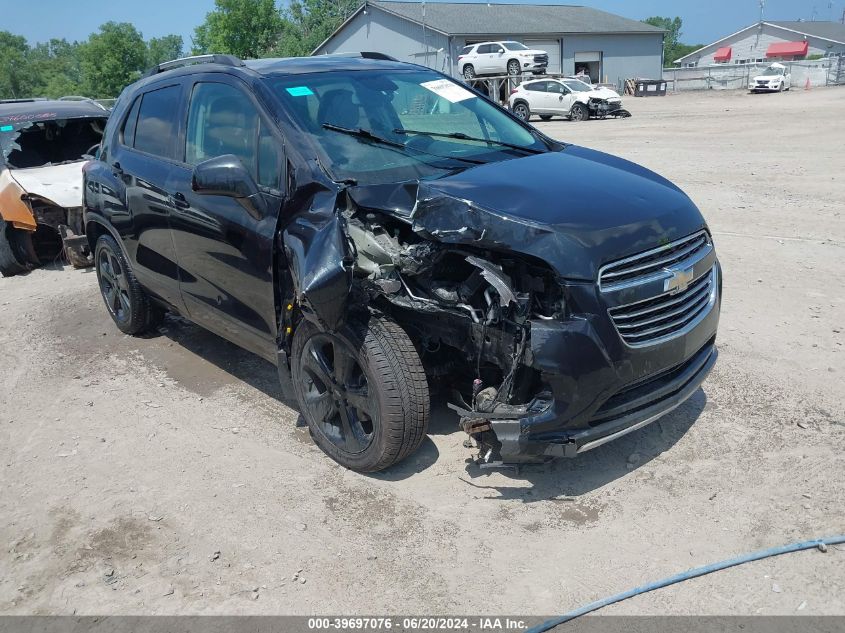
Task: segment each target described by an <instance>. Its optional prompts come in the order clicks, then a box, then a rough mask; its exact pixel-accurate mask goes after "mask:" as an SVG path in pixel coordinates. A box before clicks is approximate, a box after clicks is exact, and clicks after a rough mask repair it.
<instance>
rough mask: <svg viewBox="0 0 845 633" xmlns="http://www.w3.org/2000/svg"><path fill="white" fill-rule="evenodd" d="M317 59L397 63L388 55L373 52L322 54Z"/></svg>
mask: <svg viewBox="0 0 845 633" xmlns="http://www.w3.org/2000/svg"><path fill="white" fill-rule="evenodd" d="M317 57H360V58H362V59H383V60H385V61H388V62H395V61H399V60H397V59H396V58H395V57H391V56H390V55H386V54H384V53H377V52H375V51H360V52H355V51H349V52H345V53H324V54H322V55H317Z"/></svg>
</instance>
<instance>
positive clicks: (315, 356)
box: [291, 315, 430, 472]
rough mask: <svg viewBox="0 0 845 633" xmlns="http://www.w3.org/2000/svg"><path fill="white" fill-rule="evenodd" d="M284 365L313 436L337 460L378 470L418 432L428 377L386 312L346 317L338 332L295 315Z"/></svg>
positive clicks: (405, 450) (414, 443)
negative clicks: (287, 363)
mask: <svg viewBox="0 0 845 633" xmlns="http://www.w3.org/2000/svg"><path fill="white" fill-rule="evenodd" d="M291 370H292V372H291V373H292V378H293V387H294V391H295V393H296V398H297V401H298V403H299V407H300V411H301V412H302V417H304V418H305V421H306V422H307V423H308V428H309V429H310V431H311V435H312V436H313V438H314V442H315V443H316V444H317V446H319V447H320V448H321V449H322V450H323V452H325V453H326V454H327V455H328V456H329V457H331V458H332V459H333V460H335V461H336V462H337V463H338V464H340V465H341V466H344V467H346V468H349V469H351V470H356V471H358V472H374V471H379V470H383V469H385V468H388V467H389V466H392V465H393V464H395V463H397V462H399V461H400V460H402V459H404V458H405V457H407V456H408V455H410V454H411V453H413V452H414V451H415V450H417V448H418V447H419V445H420V443H421V442H422V441H423V439H424V438H425V434H426V430H427V427H428V418H429V404H430V403H429V392H428V381H427V379H426V375H425V371H424V370H423V367H422V362H421V361H420V357H419V355H418V354H417V351H416V349H415V348H414V346H413V344H412V343H411V340H410V339H409V338H408V335H407V334H406V333H405V331H404V330H403V329H402V328H401V327H399V325H397V324H396V323H395V322H394V321H392V320H391V319H388V318H387V317H384V316H376V315H371V316H369V318H368V319H367V320H366V322H365V321H362V320H350V321H349V322H348V323H347V324H346V325H344V326H343V327H342V328H341V329H340V330H339V331H338V332H324V331H322V330H320V329H318V328H317V326H315V325H314V324H312V323H311V322H310V321H302V322H301V323H300V324H299V326H298V327H297V328H296V332H295V333H294V336H293V347H292V350H291Z"/></svg>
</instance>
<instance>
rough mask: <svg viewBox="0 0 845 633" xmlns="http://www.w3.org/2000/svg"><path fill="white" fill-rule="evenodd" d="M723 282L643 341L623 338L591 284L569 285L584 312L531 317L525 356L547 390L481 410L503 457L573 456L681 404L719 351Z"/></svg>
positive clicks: (512, 459)
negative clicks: (673, 332)
mask: <svg viewBox="0 0 845 633" xmlns="http://www.w3.org/2000/svg"><path fill="white" fill-rule="evenodd" d="M716 266H717V271H718V272H717V274H718V279H721V274H720V273H721V271H720V270H719V269H718V265H716ZM720 285H721V284H718V286H717V289H716V291H715V300H714V302H713V305H712V306H711V308H710V310H709V312H707V313H706V315H705V316H704V317H703V318H702V319H701V320H700V321H698V322H697V323H696V324H695V327H693V328H692V329H691V330H689V331H685V332H683V333H682V334H681V335H679V336H677V337H675V338H672V339H670V340H666V341H662V342H660V343H658V344H654V345H647V346H641V347H632V346H630V345H627V344H626V343H625V342H624V341H623V340H622V339H621V337H620V336H619V333H618V332H617V330H616V329H615V327H614V326H613V323H612V322H611V320H610V319H609V318H607V317H606V311H604V310H602V309H601V307H600V305H601V300H602V299H601V297H600V296H599V294H598V293H597V291H596V290H595V287H594V286H591V285H587V284H584V285H580V286H575V287H572V288H570V289H569V290H570V298H571V299H572V300H573V302H574V303H576V304H579V305H581V306H589V307H590V308H591V309H590V310H589V312H588V313H586V314H580V315H573V317H572V318H570V319H568V320H565V321H552V320H533V321H531V342H530V348H529V353H528V355H527V358H526V364H528V365H529V366H531V367H532V368H534V369H536V370H538V371H539V372H540V373H541V377H542V382H543V384H544V392H545V396H537V397H536V398H535V399H534V400H533V401H532V402H531V403H529V404H528V405H527V406H526V407H525V408H524V410H522V411H519V410H515V411H513V412H511V413H510V414H508V415H502V416H501V418H498V417H495V414H488V415H487V416H485V417H486V418H487V421H488V422H489V424H490V428H491V430H492V433H494V434H495V438H496V444H497V445H498V446H497V449H498V450H497V452H498V454H499V455H500V457H501V461H503V462H506V463H520V462H537V461H545V460H548V459H551V458H554V457H575V456H576V455H578V454H579V453H583V452H585V451H588V450H591V449H593V448H596V447H597V446H601V445H602V444H605V443H607V442H609V441H611V440H614V439H616V438H618V437H621V436H623V435H625V434H627V433H630V432H632V431H635V430H637V429H639V428H642V427H644V426H646V425H648V424H650V423H651V422H653V421H655V420H657V419H659V418H660V417H662V416H664V415H666V414H667V413H669V412H670V411H672V410H673V409H675V408H677V407H678V406H680V405H681V404H682V403H683V402H684V401H686V400H687V399H688V398H689V397H690V396H692V395H693V394H694V393H695V392H696V391H697V390H698V388H699V387H700V386H701V384H702V383H703V382H704V380H705V378H706V377H707V375H708V374H709V373H710V370H711V369H712V368H713V366H714V365H715V363H716V359H717V357H718V352H717V350H716V344H715V342H716V330H717V328H718V322H719V310H720V303H721V287H720Z"/></svg>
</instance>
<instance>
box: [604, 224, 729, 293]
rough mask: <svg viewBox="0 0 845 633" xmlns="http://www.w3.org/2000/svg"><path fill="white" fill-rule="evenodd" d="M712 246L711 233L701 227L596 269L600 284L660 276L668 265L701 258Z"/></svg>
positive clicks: (622, 283) (615, 286)
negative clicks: (669, 241)
mask: <svg viewBox="0 0 845 633" xmlns="http://www.w3.org/2000/svg"><path fill="white" fill-rule="evenodd" d="M712 248H713V245H712V244H711V242H710V237H709V236H708V235H707V233H705V232H704V231H701V232H699V233H695V234H693V235H690V236H688V237H685V238H682V239H680V240H677V241H675V242H671V243H669V244H666V245H665V246H660V247H658V248H653V249H651V250H649V251H645V252H644V253H640V254H639V255H634V256H632V257H626V258H625V259H621V260H619V261H617V262H613V263H612V264H607V265H606V266H603V267H602V269H601V271H600V272H599V288H600V289H601V290H602V291H605V292H608V291H612V290H618V289H620V288H623V287H626V286H631V285H638V284H641V283H646V282H648V281H651V280H653V279H657V278H659V277H661V276H663V275H664V271H665V270H666V269H667V268H670V267H672V266H677V265H679V264H681V263H684V262H689V261H696V260H698V259H701V258H702V257H704V256H705V255H707V254H708V253H709V252H710V251H711V250H712Z"/></svg>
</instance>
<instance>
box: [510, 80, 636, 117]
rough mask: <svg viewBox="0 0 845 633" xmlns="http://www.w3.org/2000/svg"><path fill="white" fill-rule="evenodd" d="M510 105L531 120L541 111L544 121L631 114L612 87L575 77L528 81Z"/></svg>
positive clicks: (520, 114)
mask: <svg viewBox="0 0 845 633" xmlns="http://www.w3.org/2000/svg"><path fill="white" fill-rule="evenodd" d="M508 105H509V107H510V109H511V111H512V112H513V113H514V115H516V116H517V118H519V119H522V120H523V121H528V120H529V119H530V118H531V115H532V114H538V115H539V116H540V118H541V119H542V120H544V121H548V120H549V119H551V118H552V117H553V116H555V115H557V116H564V117H568V118H570V119H571V120H573V121H586V120H587V119H589V118H590V117H591V116H594V117H605V116H608V115H623V116H630V115H629V113H628V112H627V110H622V97H620V96H619V93H617V92H616V91H614V90H611V89H609V88H593V86H591V85H589V84H585V83H584V82H583V81H580V80H578V79H572V78H564V79H540V80H534V81H526V82H523V83H521V84H520V85H519V86H517V87H516V88H514V89H513V90H511V94H510V97H509V98H508Z"/></svg>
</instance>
